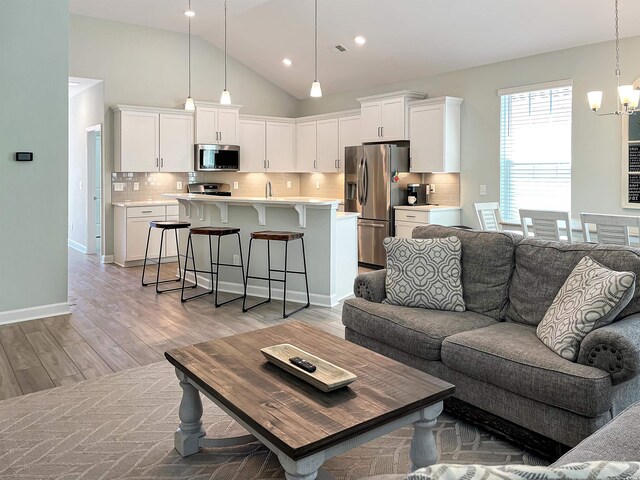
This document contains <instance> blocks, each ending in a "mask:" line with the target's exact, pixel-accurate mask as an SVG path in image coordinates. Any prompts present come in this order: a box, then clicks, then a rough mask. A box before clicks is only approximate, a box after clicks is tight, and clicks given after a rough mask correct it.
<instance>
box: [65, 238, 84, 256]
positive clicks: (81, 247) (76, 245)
mask: <svg viewBox="0 0 640 480" xmlns="http://www.w3.org/2000/svg"><path fill="white" fill-rule="evenodd" d="M67 245H69V246H70V247H71V248H73V249H74V250H77V251H79V252H80V253H87V247H85V246H84V245H82V244H81V243H78V242H76V241H73V240H71V239H70V238H69V239H67Z"/></svg>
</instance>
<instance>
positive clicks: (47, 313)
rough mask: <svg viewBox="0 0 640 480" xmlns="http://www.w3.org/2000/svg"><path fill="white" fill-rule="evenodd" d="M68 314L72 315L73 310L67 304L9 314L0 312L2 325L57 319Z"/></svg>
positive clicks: (21, 310)
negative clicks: (57, 316)
mask: <svg viewBox="0 0 640 480" xmlns="http://www.w3.org/2000/svg"><path fill="white" fill-rule="evenodd" d="M68 313H71V310H70V309H69V303H67V302H64V303H53V304H51V305H40V306H38V307H29V308H21V309H18V310H9V311H7V312H0V325H6V324H7V323H15V322H24V321H26V320H35V319H37V318H46V317H55V316H56V315H66V314H68Z"/></svg>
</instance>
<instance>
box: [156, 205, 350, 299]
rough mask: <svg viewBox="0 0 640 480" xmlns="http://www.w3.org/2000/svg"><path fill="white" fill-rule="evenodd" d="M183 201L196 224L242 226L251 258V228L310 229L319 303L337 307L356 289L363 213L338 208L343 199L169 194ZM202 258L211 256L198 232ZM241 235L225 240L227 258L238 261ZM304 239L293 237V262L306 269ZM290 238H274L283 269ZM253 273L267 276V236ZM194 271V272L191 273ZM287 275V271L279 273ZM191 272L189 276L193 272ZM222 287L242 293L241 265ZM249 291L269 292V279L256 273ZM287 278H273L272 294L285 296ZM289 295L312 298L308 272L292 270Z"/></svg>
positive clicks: (309, 257)
mask: <svg viewBox="0 0 640 480" xmlns="http://www.w3.org/2000/svg"><path fill="white" fill-rule="evenodd" d="M164 197H165V198H169V199H172V200H175V201H177V202H178V203H179V204H180V206H179V208H178V211H179V218H180V220H182V221H187V222H189V223H191V225H192V226H194V227H199V226H205V225H206V226H215V227H234V228H239V229H240V241H241V244H242V253H243V257H244V260H245V267H246V259H247V258H246V257H247V254H248V251H249V241H250V239H251V232H256V231H260V230H282V231H292V232H303V233H304V247H305V251H306V264H307V272H308V278H309V294H310V300H311V303H312V304H313V305H318V306H323V307H332V306H335V305H337V304H338V302H339V301H340V300H342V299H343V298H346V297H348V296H350V295H352V294H353V281H354V279H355V277H356V276H357V275H358V214H357V213H349V212H347V213H344V212H338V211H337V210H338V206H339V204H340V203H341V202H342V199H340V200H338V199H331V198H329V199H327V198H317V197H272V198H265V197H240V196H230V197H219V196H215V195H203V194H197V193H191V194H166V195H164ZM180 235H181V237H180V244H181V245H185V244H186V242H185V240H186V239H185V235H186V231H185V232H180ZM193 238H194V241H193V246H194V250H195V254H196V261H197V262H204V261H206V259H208V256H209V250H208V244H207V242H206V241H205V240H203V239H202V238H198V237H193ZM234 242H235V240H233V241H231V240H229V243H227V240H223V241H222V248H221V251H220V261H221V263H228V264H237V262H238V258H237V256H238V250H237V248H236V247H235V245H234ZM301 247H302V242H300V241H291V242H289V243H288V245H287V248H288V252H289V254H288V260H287V268H288V269H289V270H292V271H298V272H300V271H302V270H303V263H302V251H301ZM284 249H285V245H284V242H278V241H272V242H270V251H271V267H272V268H275V269H282V267H283V265H284ZM251 275H252V276H262V277H266V276H267V242H265V241H254V242H252V253H251ZM192 276H193V274H191V277H192ZM273 276H274V277H277V278H282V274H273ZM191 277H190V276H189V275H187V280H190V278H191ZM200 283H201V284H202V285H203V286H204V287H205V288H210V285H209V283H210V276H209V275H206V274H202V275H199V276H198V284H200ZM218 285H219V288H220V291H224V292H230V293H241V292H242V291H243V279H242V277H241V275H240V270H239V269H231V268H229V269H223V270H222V271H221V276H220V280H219V284H218ZM247 293H248V294H249V295H251V296H253V297H262V298H266V297H267V296H268V290H267V282H265V281H260V280H255V279H252V280H250V281H249V285H248V287H247ZM282 297H283V292H282V284H280V283H277V282H273V284H272V298H275V299H282ZM287 300H291V301H293V302H306V293H305V282H304V276H302V275H295V274H291V275H287Z"/></svg>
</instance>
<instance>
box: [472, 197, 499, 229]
mask: <svg viewBox="0 0 640 480" xmlns="http://www.w3.org/2000/svg"><path fill="white" fill-rule="evenodd" d="M473 206H474V207H475V208H476V215H477V216H478V223H479V224H480V229H481V230H487V231H489V232H499V231H501V230H502V225H501V223H502V216H501V215H500V204H499V203H498V202H485V203H474V204H473Z"/></svg>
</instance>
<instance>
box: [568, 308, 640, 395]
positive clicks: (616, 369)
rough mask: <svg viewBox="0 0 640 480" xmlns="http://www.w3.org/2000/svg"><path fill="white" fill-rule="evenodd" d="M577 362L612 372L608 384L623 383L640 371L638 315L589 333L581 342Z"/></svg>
mask: <svg viewBox="0 0 640 480" xmlns="http://www.w3.org/2000/svg"><path fill="white" fill-rule="evenodd" d="M578 363H581V364H583V365H588V366H590V367H596V368H599V369H600V370H604V371H605V372H609V373H610V374H611V383H612V384H613V385H617V384H618V383H622V382H626V381H627V380H630V379H632V378H633V377H635V376H636V375H638V373H640V314H638V313H636V314H633V315H629V316H628V317H626V318H624V319H622V320H620V321H618V322H615V323H612V324H611V325H607V326H606V327H602V328H598V329H596V330H594V331H592V332H590V333H589V334H588V335H587V336H586V337H585V338H584V340H583V341H582V344H581V345H580V352H579V354H578Z"/></svg>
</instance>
